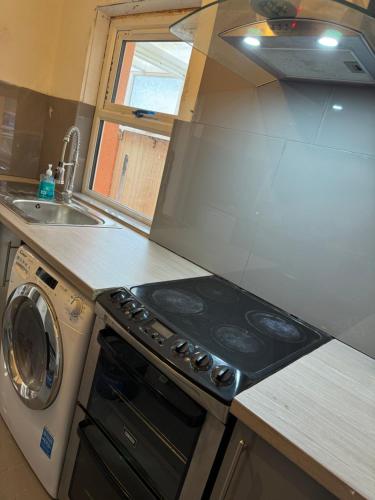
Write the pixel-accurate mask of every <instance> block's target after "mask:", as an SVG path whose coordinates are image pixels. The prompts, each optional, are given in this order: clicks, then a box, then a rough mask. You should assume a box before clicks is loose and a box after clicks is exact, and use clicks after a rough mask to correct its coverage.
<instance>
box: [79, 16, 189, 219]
mask: <svg viewBox="0 0 375 500" xmlns="http://www.w3.org/2000/svg"><path fill="white" fill-rule="evenodd" d="M189 12H190V10H183V11H181V10H180V11H172V12H157V13H147V14H141V15H134V16H126V17H122V18H114V19H112V21H111V23H110V28H109V34H108V40H107V47H106V51H105V57H104V62H103V69H102V75H101V78H100V85H99V91H98V98H97V104H96V109H95V114H94V120H93V126H92V130H91V138H90V143H89V150H88V155H87V161H86V167H85V173H84V178H83V185H82V193H83V194H85V195H87V196H89V197H91V198H93V199H96V200H97V201H99V202H101V203H104V204H105V205H107V206H109V207H111V208H113V209H114V210H116V211H118V212H122V213H124V214H126V215H128V216H130V217H133V218H134V219H137V220H139V221H141V222H143V223H145V224H147V225H151V222H152V220H150V219H149V218H146V217H144V216H142V215H141V214H139V213H138V212H136V211H134V210H132V209H131V208H129V207H126V206H124V205H123V204H120V203H118V202H116V201H114V200H112V199H110V198H108V197H106V196H103V195H101V194H99V193H96V192H95V191H93V190H92V189H90V188H89V186H90V179H91V175H92V171H93V167H94V166H93V162H94V159H95V153H96V147H97V140H98V135H99V129H100V122H101V121H109V122H112V123H118V124H119V125H125V126H128V127H132V128H134V129H139V131H140V132H142V131H143V132H149V133H151V134H158V135H160V136H166V137H170V136H171V133H172V127H173V123H174V120H175V119H176V118H178V117H177V116H175V115H169V114H164V113H158V112H156V113H155V114H154V115H153V116H152V117H148V116H145V117H143V118H137V117H135V116H134V114H133V111H135V110H136V109H137V108H132V107H130V106H125V105H120V104H115V103H112V102H111V96H112V93H113V89H114V83H115V78H116V69H117V64H118V62H119V56H120V50H121V46H122V42H123V41H124V40H125V41H134V42H136V41H137V42H139V41H180V40H179V39H178V38H176V37H175V36H174V35H173V34H172V33H170V31H169V26H170V25H171V24H173V23H174V22H177V21H178V20H179V19H181V17H183V16H184V15H187V14H188V13H189ZM189 68H190V65H189ZM189 68H188V72H189ZM188 72H187V76H186V78H185V84H186V82H187V81H188ZM185 87H186V85H184V90H183V92H182V97H181V98H183V95H184V93H185V92H186V91H187V90H186V88H185Z"/></svg>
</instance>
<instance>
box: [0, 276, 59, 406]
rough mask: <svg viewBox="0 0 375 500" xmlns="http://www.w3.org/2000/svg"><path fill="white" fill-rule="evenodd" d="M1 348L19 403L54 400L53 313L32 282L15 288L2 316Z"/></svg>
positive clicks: (55, 341)
mask: <svg viewBox="0 0 375 500" xmlns="http://www.w3.org/2000/svg"><path fill="white" fill-rule="evenodd" d="M2 349H3V354H4V361H5V365H6V368H7V371H8V374H9V378H10V380H11V382H12V384H13V387H14V389H15V390H16V392H17V394H18V396H19V397H20V398H21V400H22V401H23V403H24V404H25V405H26V406H28V407H29V408H32V409H35V410H42V409H44V408H47V407H48V406H50V405H51V404H52V403H53V401H54V400H55V398H56V396H57V393H58V390H59V386H60V382H61V377H62V366H63V365H62V343H61V335H60V330H59V326H58V323H57V320H56V315H55V313H54V311H53V309H52V306H51V305H50V303H49V300H48V298H47V297H46V295H45V294H44V292H43V291H42V290H41V289H40V288H39V287H38V286H36V285H34V284H31V283H29V284H25V285H22V286H20V287H18V288H16V289H15V290H14V291H13V293H12V294H11V295H10V297H9V299H8V302H7V306H6V309H5V312H4V318H3V332H2Z"/></svg>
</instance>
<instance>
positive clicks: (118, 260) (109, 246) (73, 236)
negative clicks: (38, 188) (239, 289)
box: [0, 204, 210, 299]
mask: <svg viewBox="0 0 375 500" xmlns="http://www.w3.org/2000/svg"><path fill="white" fill-rule="evenodd" d="M0 222H1V223H2V224H4V225H5V226H7V227H8V228H9V229H10V230H11V231H13V232H14V233H15V234H16V235H17V236H19V237H20V239H22V240H23V241H24V242H25V243H26V244H27V245H28V246H29V247H30V248H31V249H32V250H34V251H35V252H36V253H37V254H38V255H39V256H40V257H42V258H43V259H45V260H46V261H47V262H48V263H49V264H50V265H51V266H52V267H53V268H54V269H56V271H57V272H60V273H61V274H63V276H64V277H66V278H67V279H68V280H69V281H71V282H72V283H73V284H74V285H75V286H77V288H78V289H79V290H80V291H81V292H82V293H83V294H85V295H86V296H87V297H88V298H91V299H95V297H96V296H97V295H98V294H99V293H100V292H101V291H102V290H104V289H106V288H114V287H119V286H125V287H131V286H134V285H141V284H144V283H151V282H156V281H169V280H176V279H183V278H193V277H197V276H207V275H209V274H210V273H208V272H207V271H205V270H204V269H202V268H200V267H198V266H196V265H195V264H193V263H191V262H189V261H187V260H186V259H183V258H182V257H179V256H178V255H176V254H174V253H172V252H170V251H169V250H166V249H165V248H163V247H161V246H160V245H158V244H157V243H154V242H152V241H149V240H148V239H147V238H146V237H144V236H142V235H140V234H138V233H137V232H135V231H133V230H132V229H128V228H125V227H123V228H119V227H98V226H97V227H87V226H86V227H83V226H46V225H37V224H27V223H26V222H25V221H24V220H23V219H22V218H21V217H19V216H18V215H16V214H14V213H13V212H12V211H10V210H9V209H8V208H6V207H5V206H4V205H2V204H0Z"/></svg>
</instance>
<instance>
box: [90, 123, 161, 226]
mask: <svg viewBox="0 0 375 500" xmlns="http://www.w3.org/2000/svg"><path fill="white" fill-rule="evenodd" d="M99 130H100V133H99V138H98V143H97V148H96V154H95V159H94V171H93V175H92V179H91V185H90V189H91V190H92V191H94V192H95V193H98V194H101V195H102V196H105V197H107V198H109V199H111V200H113V201H115V202H117V203H119V204H121V205H123V206H125V207H127V208H129V209H131V210H133V211H135V212H137V213H138V214H140V215H141V216H143V217H146V218H147V219H152V217H153V215H154V211H155V206H156V201H157V197H158V193H159V188H160V182H161V177H162V174H163V169H164V163H165V159H166V156H167V151H168V145H169V137H165V136H161V135H156V134H151V133H149V132H144V131H141V130H137V129H133V128H130V127H126V126H124V125H118V124H116V123H111V122H106V121H103V122H101V127H100V129H99Z"/></svg>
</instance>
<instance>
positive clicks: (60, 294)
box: [11, 247, 94, 331]
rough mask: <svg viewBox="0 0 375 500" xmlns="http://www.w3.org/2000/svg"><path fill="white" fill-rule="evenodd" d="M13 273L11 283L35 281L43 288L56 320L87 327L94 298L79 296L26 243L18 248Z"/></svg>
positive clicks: (84, 329) (78, 326) (83, 327)
mask: <svg viewBox="0 0 375 500" xmlns="http://www.w3.org/2000/svg"><path fill="white" fill-rule="evenodd" d="M12 273H13V281H14V286H18V285H19V284H21V283H22V282H34V283H35V284H37V285H38V286H39V287H40V288H41V289H42V290H43V291H44V292H45V294H46V296H47V297H48V299H49V300H50V302H51V304H52V306H53V308H54V310H55V313H56V316H57V317H58V318H59V321H63V322H65V323H66V324H69V325H70V326H71V327H73V328H74V329H77V330H79V331H80V330H83V331H90V329H91V327H92V321H93V317H94V304H93V302H92V301H90V300H87V299H86V298H85V297H83V296H81V295H80V294H79V293H78V290H77V289H75V288H73V287H72V286H71V285H70V283H68V282H66V281H65V279H63V278H61V277H60V276H59V275H58V274H57V273H55V272H54V270H53V269H51V268H50V267H49V265H48V264H44V263H43V261H41V260H39V259H38V258H36V257H35V256H34V255H33V254H32V253H31V252H30V251H29V250H28V249H27V248H26V247H20V248H19V250H18V252H17V254H16V256H15V261H14V272H13V271H12ZM11 281H12V276H11ZM20 282H21V283H20Z"/></svg>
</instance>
